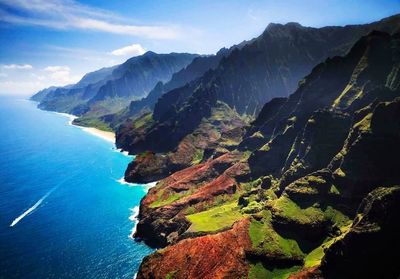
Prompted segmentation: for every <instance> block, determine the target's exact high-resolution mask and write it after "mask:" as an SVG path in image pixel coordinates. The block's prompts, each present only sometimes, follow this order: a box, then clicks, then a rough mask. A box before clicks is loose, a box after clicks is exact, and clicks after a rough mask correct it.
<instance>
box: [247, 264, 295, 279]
mask: <svg viewBox="0 0 400 279" xmlns="http://www.w3.org/2000/svg"><path fill="white" fill-rule="evenodd" d="M300 268H301V267H300V266H292V267H288V268H273V269H271V270H270V269H267V268H266V267H264V266H263V265H262V263H259V262H258V263H256V264H251V265H250V270H249V274H248V278H249V279H260V278H263V279H286V278H288V277H289V276H290V274H292V273H294V272H296V271H298V270H300Z"/></svg>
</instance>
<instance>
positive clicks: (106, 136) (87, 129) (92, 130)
mask: <svg viewBox="0 0 400 279" xmlns="http://www.w3.org/2000/svg"><path fill="white" fill-rule="evenodd" d="M74 126H77V127H79V128H81V129H82V130H84V131H85V132H88V133H91V134H92V135H95V136H97V137H100V138H102V139H104V140H106V141H110V142H112V143H115V133H113V132H107V131H102V130H99V129H96V128H91V127H82V126H78V125H74Z"/></svg>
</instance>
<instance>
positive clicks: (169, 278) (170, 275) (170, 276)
mask: <svg viewBox="0 0 400 279" xmlns="http://www.w3.org/2000/svg"><path fill="white" fill-rule="evenodd" d="M175 274H176V271H171V272H169V273H168V274H167V275H166V276H165V279H174V278H175Z"/></svg>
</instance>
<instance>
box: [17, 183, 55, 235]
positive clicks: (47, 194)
mask: <svg viewBox="0 0 400 279" xmlns="http://www.w3.org/2000/svg"><path fill="white" fill-rule="evenodd" d="M57 187H58V186H55V187H54V188H53V189H51V190H50V191H48V192H47V193H46V195H44V196H43V197H42V198H41V199H40V200H38V201H37V202H36V203H35V204H34V205H33V206H32V207H30V208H29V209H28V210H26V211H25V212H24V213H22V214H21V215H19V216H18V217H17V218H15V219H14V221H12V223H11V225H10V227H14V226H15V225H16V224H17V223H18V222H19V221H21V220H22V219H23V218H24V217H26V216H27V215H29V214H30V213H32V211H34V210H35V209H36V208H38V206H39V205H40V204H41V203H42V202H43V201H44V200H45V199H46V198H47V197H48V196H49V195H50V194H51V193H52V192H53V191H54V190H55V189H56V188H57Z"/></svg>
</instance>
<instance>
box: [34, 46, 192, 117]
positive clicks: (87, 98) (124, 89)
mask: <svg viewBox="0 0 400 279" xmlns="http://www.w3.org/2000/svg"><path fill="white" fill-rule="evenodd" d="M195 57H197V55H194V54H187V53H170V54H156V53H154V52H147V53H145V54H143V55H141V56H137V57H133V58H130V59H128V60H127V61H126V62H125V63H123V64H121V65H118V66H115V67H111V68H104V69H100V70H98V71H95V72H93V73H89V74H87V75H85V76H84V77H83V78H82V79H81V80H80V81H79V82H78V83H77V84H75V85H73V86H70V87H64V88H57V89H56V90H52V91H51V92H49V93H48V94H46V96H43V94H38V95H35V96H33V97H32V98H33V99H35V98H36V99H37V98H39V97H40V96H42V97H40V99H41V100H40V101H41V102H40V104H39V107H40V108H42V109H46V110H54V111H59V112H67V113H72V114H76V115H79V116H84V118H83V119H81V120H80V122H82V124H84V123H85V120H86V121H88V120H92V119H93V118H95V117H98V116H101V115H106V114H110V113H115V112H117V111H119V110H121V109H123V108H125V107H126V106H128V105H129V103H130V102H131V101H132V100H135V99H139V98H142V97H145V96H147V94H148V93H149V92H150V91H151V90H152V89H153V88H154V86H155V85H156V84H157V83H158V82H166V81H168V80H170V79H171V77H172V75H173V74H174V73H175V72H178V71H179V70H181V69H182V68H184V67H186V66H187V65H188V64H189V63H190V62H191V61H192V60H193V59H194V58H195ZM85 118H86V119H85Z"/></svg>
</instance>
